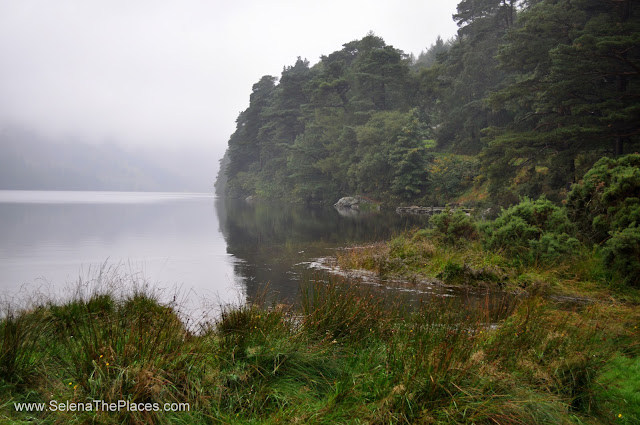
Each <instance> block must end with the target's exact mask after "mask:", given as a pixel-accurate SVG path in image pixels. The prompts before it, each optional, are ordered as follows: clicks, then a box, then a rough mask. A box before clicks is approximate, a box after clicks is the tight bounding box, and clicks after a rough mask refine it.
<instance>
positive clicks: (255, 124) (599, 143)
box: [217, 0, 640, 205]
mask: <svg viewBox="0 0 640 425" xmlns="http://www.w3.org/2000/svg"><path fill="white" fill-rule="evenodd" d="M638 15H639V12H638V8H637V4H635V2H633V1H631V0H623V1H617V0H579V1H569V0H529V1H516V0H509V1H508V0H480V1H478V0H463V1H461V2H460V3H459V4H458V7H457V13H456V14H455V15H454V16H453V19H454V20H455V21H456V23H457V24H458V26H459V30H458V34H457V36H456V37H455V38H454V39H451V40H448V41H444V40H442V39H440V38H438V39H437V40H436V41H435V42H434V43H433V44H432V45H431V46H430V47H429V48H428V49H427V50H426V51H424V52H422V53H421V54H420V55H419V56H418V58H417V59H416V58H415V56H413V55H408V54H406V53H405V52H403V51H402V50H400V49H398V48H396V47H394V46H390V45H387V44H386V43H385V41H384V40H383V39H382V38H381V37H379V36H377V35H375V34H373V33H369V34H367V35H366V36H365V37H363V38H362V39H360V40H355V41H351V42H349V43H346V44H344V45H343V48H342V49H341V50H339V51H336V52H333V53H330V54H328V55H326V56H322V57H321V59H320V61H319V62H318V63H316V64H315V65H313V66H310V64H309V62H308V61H307V60H304V59H301V58H299V59H298V60H297V61H296V63H295V64H294V65H292V66H286V67H284V69H283V71H282V74H281V75H280V77H279V78H276V77H274V76H264V77H262V78H261V79H260V81H258V82H257V83H256V84H254V85H253V90H252V93H251V96H250V105H249V107H248V108H247V109H246V110H245V111H243V112H241V113H240V115H239V116H238V118H237V128H236V131H235V132H234V133H233V134H232V135H231V138H230V140H229V145H228V150H227V153H226V155H225V159H224V164H225V167H224V170H223V172H221V175H222V174H224V178H225V179H226V181H225V183H226V184H224V185H223V184H218V185H217V190H218V194H219V195H225V196H233V197H246V196H249V195H253V196H257V197H259V198H260V197H262V198H269V199H274V198H275V199H283V200H286V201H291V202H300V203H333V202H335V201H336V200H337V199H338V198H340V197H341V196H345V195H351V194H361V195H366V196H369V197H371V198H374V199H379V200H381V201H383V202H385V203H388V204H390V205H393V204H401V203H430V204H444V203H447V202H452V201H463V202H468V203H478V202H491V203H494V204H499V205H510V204H513V203H515V202H517V201H518V199H519V198H521V197H522V196H530V197H534V198H535V197H538V196H540V195H543V194H544V195H546V196H547V198H549V199H551V200H553V201H559V200H561V199H563V198H564V197H565V196H566V194H567V193H568V191H569V189H570V187H571V184H573V183H575V182H577V181H579V180H580V179H581V178H582V176H583V175H584V174H585V173H586V172H587V170H589V169H590V168H591V167H592V166H593V164H594V163H595V162H596V161H597V160H598V159H600V158H602V157H604V156H610V157H615V156H620V155H622V154H625V153H630V152H634V151H637V150H638V145H639V141H640V102H638V100H639V96H640V82H639V74H640V31H638V29H639V28H640V22H639V21H640V17H639V16H638ZM223 180H224V179H223Z"/></svg>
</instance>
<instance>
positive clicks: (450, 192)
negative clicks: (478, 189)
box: [427, 154, 479, 204]
mask: <svg viewBox="0 0 640 425" xmlns="http://www.w3.org/2000/svg"><path fill="white" fill-rule="evenodd" d="M478 165H479V164H478V161H477V160H476V159H475V158H472V157H465V156H461V155H450V154H444V155H436V156H435V157H434V158H433V160H432V161H431V162H430V163H429V165H428V167H427V170H428V173H429V189H430V190H429V195H428V196H429V198H430V199H431V201H433V202H435V203H439V204H442V203H446V202H447V201H448V200H450V199H455V198H456V197H458V196H460V195H461V194H462V192H464V191H465V190H467V189H469V188H470V187H471V186H472V185H473V181H474V178H475V177H476V176H477V175H478V168H479V166H478Z"/></svg>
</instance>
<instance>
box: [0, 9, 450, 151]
mask: <svg viewBox="0 0 640 425" xmlns="http://www.w3.org/2000/svg"><path fill="white" fill-rule="evenodd" d="M457 2H458V0H440V1H428V0H422V1H417V0H396V1H393V2H392V1H389V0H366V1H364V0H357V1H350V0H324V1H313V2H311V1H300V0H298V1H293V0H291V1H287V0H276V1H251V0H235V1H233V0H229V1H224V2H223V1H206V0H175V1H168V0H166V1H165V0H102V1H97V0H95V1H94V0H0V128H1V127H2V126H4V125H6V124H7V123H11V124H18V125H21V126H23V127H27V128H29V129H31V130H34V131H36V132H39V133H41V134H43V135H45V136H46V137H54V138H66V137H73V138H74V139H80V140H86V141H88V142H102V141H107V140H108V141H115V142H117V143H120V144H122V145H125V146H136V147H141V146H149V145H162V146H166V147H178V146H200V147H204V146H207V147H209V148H211V147H212V146H213V147H215V151H216V152H219V154H220V155H221V154H222V152H223V151H224V148H225V147H226V143H227V140H228V138H229V135H230V134H231V133H232V132H233V131H234V129H235V119H236V117H237V115H238V113H239V112H240V111H241V110H243V109H245V108H246V107H247V106H248V103H249V95H250V93H251V86H252V85H253V84H254V83H255V82H257V81H258V80H259V78H260V77H261V76H263V75H267V74H269V75H275V76H279V75H280V72H281V71H282V67H283V66H284V65H293V64H294V63H295V60H296V57H297V56H301V57H302V58H306V59H308V60H309V61H310V62H311V63H312V64H313V63H316V62H317V61H318V60H319V57H320V55H322V54H329V53H331V52H333V51H335V50H339V49H340V48H341V47H342V44H344V43H347V42H349V41H352V40H355V39H359V38H362V37H364V36H365V35H366V34H367V32H368V31H370V30H371V31H373V32H374V33H375V34H376V35H378V36H380V37H382V38H384V40H385V41H386V42H387V44H391V45H393V46H394V47H396V48H399V49H401V50H404V51H405V53H411V52H413V53H414V54H416V55H417V54H418V53H419V52H420V51H421V50H423V49H425V48H426V47H428V46H429V45H430V44H431V43H432V42H433V41H435V39H436V37H437V36H438V35H441V36H442V37H443V38H445V39H446V38H449V37H451V36H453V35H454V34H455V32H456V30H457V27H456V25H455V23H454V22H453V21H452V19H451V15H452V14H453V13H454V12H455V8H456V4H457Z"/></svg>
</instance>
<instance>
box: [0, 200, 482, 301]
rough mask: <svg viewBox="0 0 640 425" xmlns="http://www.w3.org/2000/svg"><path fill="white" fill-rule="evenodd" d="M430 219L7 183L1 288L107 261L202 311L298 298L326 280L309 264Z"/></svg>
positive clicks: (45, 283)
mask: <svg viewBox="0 0 640 425" xmlns="http://www.w3.org/2000/svg"><path fill="white" fill-rule="evenodd" d="M423 225H425V219H424V218H423V217H416V216H400V215H398V214H396V213H395V212H382V213H370V214H356V215H341V214H340V213H338V211H336V210H335V209H333V208H331V207H326V208H305V207H292V206H288V205H282V204H277V203H267V202H255V203H248V202H245V201H238V200H235V201H229V200H226V201H225V200H221V199H216V198H214V196H213V195H211V194H199V193H195V194H190V193H155V192H154V193H138V192H61V191H60V192H56V191H0V295H2V296H3V297H4V298H7V297H11V296H13V295H14V294H16V293H18V292H20V291H21V292H22V293H23V294H24V293H27V294H28V293H30V292H33V291H34V290H36V289H37V290H39V291H41V292H46V293H48V294H50V295H52V296H54V297H57V296H60V295H61V294H64V293H65V291H68V290H69V288H71V289H73V287H74V283H75V282H77V281H78V280H79V279H82V280H84V281H86V280H90V278H91V277H92V276H95V275H96V273H97V271H98V270H100V268H101V267H105V268H107V269H108V268H112V269H113V268H117V269H118V270H119V271H120V272H121V273H125V274H131V275H134V276H136V277H137V278H139V279H140V280H144V281H147V282H149V283H151V284H152V285H153V286H154V287H157V288H163V289H164V290H165V292H166V293H167V294H171V293H174V292H175V290H176V289H177V290H178V291H179V293H180V294H181V295H182V297H183V298H184V300H185V301H184V302H185V303H186V304H187V305H188V306H189V308H194V309H195V308H205V307H203V306H204V305H205V304H206V305H207V306H208V307H211V306H212V305H219V304H225V303H237V302H244V301H246V300H252V299H254V298H255V297H256V296H257V295H258V294H260V293H261V292H262V290H263V289H264V288H265V286H266V287H268V291H269V294H270V296H271V297H273V298H275V299H276V301H291V300H293V299H294V298H295V297H296V294H297V293H298V290H299V287H300V279H301V276H303V275H305V278H311V279H317V278H320V279H321V278H322V277H318V276H322V273H321V272H312V271H310V265H311V264H313V263H314V261H315V260H317V259H318V258H320V257H326V256H330V255H332V254H333V253H334V252H335V249H337V248H340V247H345V246H349V245H353V244H363V243H370V242H374V241H380V240H386V239H388V238H389V237H391V236H392V235H394V234H397V233H399V232H402V231H405V230H407V229H410V228H412V227H416V226H423ZM374 284H375V283H374ZM76 286H77V285H76ZM387 286H388V285H387ZM380 287H381V288H383V287H384V285H383V286H380ZM385 290H386V291H390V290H393V289H389V288H387V289H385ZM398 291H404V292H410V293H411V296H412V297H414V298H419V297H422V296H423V295H425V294H426V295H429V296H438V297H443V296H452V295H459V292H457V291H453V290H451V289H446V288H432V289H428V290H426V291H425V290H424V288H422V289H421V290H415V291H407V289H406V288H401V289H398ZM474 296H475V297H477V298H478V299H480V298H481V297H482V295H481V294H476V295H474ZM204 300H206V302H204ZM208 307H207V308H208Z"/></svg>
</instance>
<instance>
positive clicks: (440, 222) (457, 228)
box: [429, 209, 478, 245]
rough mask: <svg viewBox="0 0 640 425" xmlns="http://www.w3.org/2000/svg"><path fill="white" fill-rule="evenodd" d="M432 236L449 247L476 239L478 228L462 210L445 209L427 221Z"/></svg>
mask: <svg viewBox="0 0 640 425" xmlns="http://www.w3.org/2000/svg"><path fill="white" fill-rule="evenodd" d="M429 223H430V224H431V226H432V227H433V232H434V234H435V235H436V236H437V237H439V238H440V239H441V240H442V241H444V242H445V243H447V244H449V245H457V244H461V243H465V242H467V241H469V240H473V239H477V237H478V226H477V224H476V222H475V221H474V220H473V218H472V217H471V216H469V215H467V214H466V213H465V212H464V211H462V210H455V211H451V210H449V209H446V210H445V211H444V212H442V213H440V214H436V215H434V216H432V217H431V218H430V219H429Z"/></svg>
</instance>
